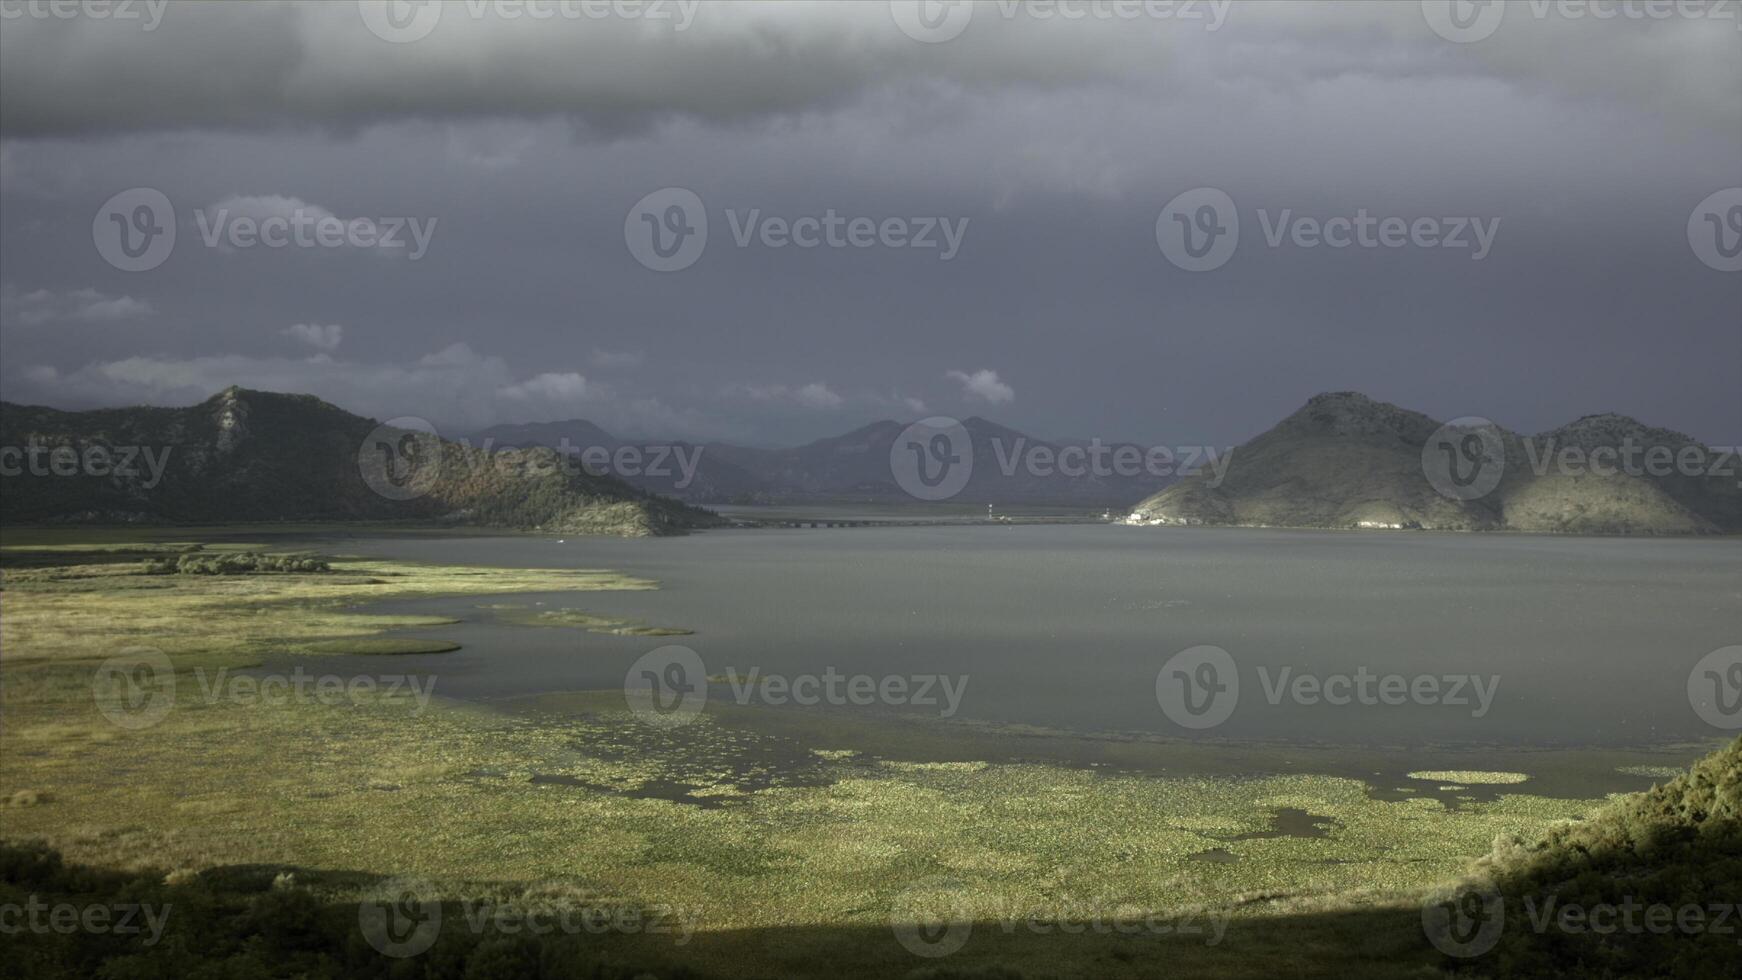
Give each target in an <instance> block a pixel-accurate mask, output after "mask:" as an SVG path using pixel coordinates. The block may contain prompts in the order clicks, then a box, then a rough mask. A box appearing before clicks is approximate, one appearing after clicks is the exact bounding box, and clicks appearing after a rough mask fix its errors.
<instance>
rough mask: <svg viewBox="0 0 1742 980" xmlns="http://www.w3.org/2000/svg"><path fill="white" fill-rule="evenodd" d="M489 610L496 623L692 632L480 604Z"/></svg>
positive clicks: (626, 632)
mask: <svg viewBox="0 0 1742 980" xmlns="http://www.w3.org/2000/svg"><path fill="white" fill-rule="evenodd" d="M479 608H480V609H489V610H491V611H492V612H493V613H494V614H495V617H496V619H497V620H498V621H499V622H504V623H512V624H514V625H515V626H546V627H552V628H563V627H567V628H570V629H583V630H586V631H587V632H589V633H604V634H607V635H610V636H690V635H692V634H693V633H694V632H695V631H694V630H686V629H676V628H673V627H668V626H648V625H646V624H644V623H638V622H636V621H634V620H631V619H617V618H614V617H610V616H598V615H594V614H593V613H589V612H584V611H582V610H579V609H536V610H535V609H528V608H527V607H526V606H524V605H515V604H510V603H498V604H495V605H490V606H480V607H479Z"/></svg>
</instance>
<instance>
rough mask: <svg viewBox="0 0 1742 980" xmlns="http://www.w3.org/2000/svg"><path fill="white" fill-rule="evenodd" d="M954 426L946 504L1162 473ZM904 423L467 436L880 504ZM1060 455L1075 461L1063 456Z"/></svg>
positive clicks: (887, 497) (523, 430) (1068, 490)
mask: <svg viewBox="0 0 1742 980" xmlns="http://www.w3.org/2000/svg"><path fill="white" fill-rule="evenodd" d="M961 425H962V430H963V432H964V433H965V434H966V436H967V439H968V441H969V446H970V447H971V449H970V455H971V458H972V460H973V468H972V470H971V476H970V477H969V478H968V481H967V484H966V485H965V486H964V487H962V489H961V490H960V492H958V493H957V494H955V495H953V496H952V497H951V498H949V499H951V500H952V501H953V502H957V503H973V504H985V503H993V504H1002V503H1010V504H1030V505H1037V504H1051V505H1059V506H1082V507H1115V506H1119V507H1122V506H1124V505H1125V504H1127V503H1129V502H1130V501H1132V500H1135V499H1137V498H1139V497H1142V496H1144V495H1146V494H1149V493H1153V492H1154V491H1156V490H1157V489H1160V488H1161V487H1162V486H1165V485H1166V484H1167V483H1168V481H1169V479H1170V477H1169V476H1168V475H1156V474H1153V473H1151V472H1149V471H1148V470H1147V469H1145V468H1144V467H1143V466H1142V465H1141V464H1131V465H1124V466H1123V467H1122V468H1121V467H1114V466H1113V465H1112V464H1111V459H1112V454H1113V453H1114V452H1116V451H1118V450H1120V449H1121V448H1125V449H1127V450H1129V454H1128V456H1127V457H1125V458H1126V459H1130V460H1142V459H1144V458H1145V456H1144V454H1145V452H1146V450H1144V449H1143V448H1141V447H1135V446H1131V447H1123V446H1122V445H1121V444H1108V445H1104V446H1101V445H1099V444H1097V446H1098V450H1099V451H1100V452H1101V453H1102V454H1103V459H1104V461H1105V463H1104V465H1103V466H1102V467H1101V469H1100V471H1094V470H1093V468H1092V467H1084V471H1083V472H1081V473H1078V474H1075V475H1071V474H1067V473H1063V472H1060V467H1059V465H1058V464H1057V462H1056V461H1057V460H1058V458H1059V454H1060V453H1061V452H1064V451H1065V450H1067V449H1070V448H1073V447H1074V448H1076V449H1079V450H1086V449H1088V448H1090V446H1089V444H1086V443H1084V444H1078V443H1064V442H1059V443H1054V442H1048V441H1046V440H1043V439H1036V438H1034V437H1033V436H1029V435H1025V434H1023V433H1021V432H1017V431H1016V430H1014V429H1010V428H1007V427H1005V426H1002V425H999V424H997V423H996V422H991V421H988V420H986V419H982V418H978V417H975V418H970V419H967V420H965V421H963V422H962V423H961ZM906 429H907V426H906V425H904V424H903V423H900V422H896V421H893V420H889V419H885V420H882V421H878V422H873V423H871V424H869V425H866V426H863V427H861V428H858V429H854V430H853V431H851V432H848V433H845V434H843V435H838V436H830V437H828V438H824V439H818V440H816V441H814V442H809V443H806V444H804V445H802V446H795V447H791V448H786V449H760V448H751V447H746V446H735V445H732V444H730V443H718V442H716V443H708V444H706V445H701V446H696V445H693V444H691V443H684V442H671V443H663V444H662V443H651V442H629V441H625V440H619V439H617V438H615V437H613V436H612V435H610V434H609V433H607V432H605V430H603V429H601V428H599V427H598V426H596V425H594V424H592V423H591V422H587V421H584V420H579V419H576V420H571V421H567V422H543V423H533V424H529V425H501V426H495V427H493V428H490V429H485V430H484V431H482V432H479V433H478V434H477V435H475V436H473V437H472V441H473V445H477V446H488V445H497V446H503V445H508V446H527V445H537V446H545V447H549V448H552V449H562V450H564V451H567V452H570V453H581V452H583V451H584V450H586V449H587V448H589V447H598V448H599V450H600V451H599V452H598V453H596V454H595V458H596V459H597V460H598V461H599V462H601V463H603V462H604V460H605V457H606V456H607V455H610V454H614V453H615V452H616V451H617V450H618V449H621V448H623V447H632V448H634V449H636V450H638V451H639V452H640V453H641V456H640V466H639V467H632V466H619V465H616V464H615V463H611V464H610V465H607V466H605V467H604V468H606V469H609V471H610V472H612V473H614V474H615V475H617V476H619V477H621V478H622V479H624V480H626V481H628V482H629V483H631V484H634V485H635V486H638V487H641V488H643V489H647V490H652V491H655V492H658V493H664V494H669V495H671V496H675V497H678V498H680V499H683V500H689V501H694V502H698V503H803V502H813V501H814V502H844V501H855V502H885V501H895V500H905V499H910V498H909V497H908V495H907V493H906V491H904V490H903V489H902V487H901V485H900V484H899V482H898V481H897V479H896V477H895V473H894V468H893V466H892V463H891V450H892V449H893V448H894V447H895V444H896V440H897V439H899V438H901V435H902V433H903V432H904V431H905V430H906ZM657 454H663V455H662V456H661V458H663V459H665V460H666V461H667V462H666V464H665V467H664V469H665V472H664V473H653V472H650V471H649V469H648V461H650V460H652V459H653V458H654V457H655V456H656V455H657ZM1066 459H1067V460H1073V461H1074V459H1075V457H1073V456H1071V455H1069V454H1067V455H1066ZM1035 461H1038V462H1035ZM686 465H688V466H689V468H690V469H689V472H688V473H687V474H686V473H685V472H684V469H683V468H684V466H686Z"/></svg>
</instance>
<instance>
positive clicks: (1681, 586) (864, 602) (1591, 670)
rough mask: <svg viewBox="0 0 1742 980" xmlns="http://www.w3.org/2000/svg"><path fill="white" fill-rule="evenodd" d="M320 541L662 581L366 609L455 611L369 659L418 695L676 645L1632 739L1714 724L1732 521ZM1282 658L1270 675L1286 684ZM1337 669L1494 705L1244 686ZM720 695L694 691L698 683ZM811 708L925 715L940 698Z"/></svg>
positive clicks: (1252, 732) (1051, 703) (1388, 722)
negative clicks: (536, 609) (542, 613)
mask: <svg viewBox="0 0 1742 980" xmlns="http://www.w3.org/2000/svg"><path fill="white" fill-rule="evenodd" d="M326 546H327V547H330V548H332V549H333V550H336V551H341V552H346V553H353V554H371V555H383V556H396V557H404V558H412V559H421V560H428V561H440V562H464V563H477V564H485V565H503V566H523V567H527V566H530V567H581V568H611V569H617V570H620V571H624V572H628V573H632V574H636V575H643V576H647V577H651V578H655V579H658V580H660V581H661V583H662V588H661V590H660V591H658V592H640V593H592V594H581V595H572V594H571V595H562V596H556V595H541V596H532V597H513V598H508V599H463V600H452V599H447V600H429V601H414V602H395V603H390V604H386V605H384V606H382V607H378V608H379V609H381V610H383V611H385V610H392V611H420V612H435V613H444V614H450V615H455V616H459V617H463V618H466V619H468V620H471V621H470V622H467V623H465V624H463V625H460V626H456V627H451V628H445V629H436V630H420V631H416V632H417V634H418V635H429V636H443V637H450V638H452V639H455V640H457V641H459V642H460V643H462V644H464V645H465V649H463V650H462V651H460V652H458V653H453V654H447V655H443V656H440V657H428V658H424V657H417V658H397V659H395V660H394V661H393V663H394V664H395V667H396V669H412V670H418V671H426V670H427V671H430V672H433V673H436V674H437V675H438V679H439V681H438V688H437V693H439V694H443V695H447V696H450V697H462V698H481V699H482V698H498V697H507V696H514V695H524V694H534V693H543V692H550V691H566V690H587V689H620V688H621V686H622V683H623V678H624V674H625V671H626V670H627V669H628V667H629V666H630V664H631V663H633V662H634V661H635V659H636V658H637V657H639V656H640V655H641V654H643V653H645V652H646V651H648V650H650V649H652V648H654V647H657V646H661V645H664V644H667V643H681V644H684V645H687V646H689V647H691V648H693V649H694V650H695V651H696V652H697V653H698V654H699V655H700V656H701V658H702V661H703V662H704V664H705V665H706V668H707V670H708V672H709V673H710V674H724V673H726V672H727V671H728V669H731V668H736V670H737V671H738V672H739V673H740V674H745V673H748V672H749V670H750V669H751V668H760V669H761V671H762V672H763V674H770V673H774V674H781V675H785V676H787V677H794V676H797V675H802V674H814V675H821V674H823V673H824V671H825V669H826V668H830V667H833V668H834V669H835V671H837V672H839V673H841V674H847V675H855V674H863V675H869V676H871V677H874V678H878V679H882V678H884V677H885V676H889V675H901V676H905V677H912V676H916V675H949V676H951V677H952V678H957V677H960V676H963V675H965V676H966V678H967V684H966V688H965V691H964V693H963V695H962V698H961V702H960V710H959V713H958V715H957V717H959V718H966V719H982V720H987V721H994V722H1005V723H1019V724H1031V725H1040V726H1047V727H1056V728H1065V729H1071V730H1077V731H1086V732H1104V731H1121V732H1153V733H1159V734H1168V735H1187V736H1191V737H1203V736H1205V735H1207V736H1210V737H1215V738H1247V737H1261V738H1279V737H1280V738H1286V739H1290V740H1298V741H1311V742H1326V743H1365V744H1383V745H1416V744H1425V743H1434V742H1449V743H1466V742H1472V743H1474V742H1505V743H1508V744H1513V745H1520V744H1523V745H1532V744H1542V745H1549V744H1583V745H1615V746H1623V745H1625V746H1643V745H1648V744H1656V743H1662V742H1667V741H1680V740H1689V739H1710V738H1712V737H1714V736H1718V735H1722V734H1723V732H1721V731H1719V730H1717V729H1715V728H1713V727H1711V726H1710V725H1708V724H1706V723H1705V722H1704V721H1702V720H1701V718H1700V717H1699V716H1698V715H1697V714H1696V713H1695V711H1694V709H1693V708H1692V707H1691V705H1690V702H1689V693H1688V685H1689V672H1690V669H1691V668H1692V667H1693V666H1694V664H1695V663H1696V662H1697V661H1699V660H1700V659H1701V658H1702V657H1704V656H1705V655H1706V654H1708V653H1710V652H1711V651H1713V650H1714V649H1717V648H1719V647H1723V646H1728V645H1731V644H1735V643H1738V642H1742V542H1737V541H1735V540H1733V539H1732V540H1661V539H1660V540H1645V539H1640V540H1626V539H1599V538H1559V537H1522V536H1474V535H1435V534H1410V533H1399V534H1385V533H1371V534H1354V533H1337V532H1304V531H1302V532H1297V531H1262V530H1222V529H1165V530H1162V529H1136V528H1124V527H1116V526H1040V527H995V526H987V527H935V528H931V527H904V528H880V529H843V530H784V531H783V530H749V531H717V532H710V533H706V534H700V535H695V536H692V537H687V538H675V539H654V540H601V539H588V538H571V539H569V540H568V541H567V542H566V543H563V544H558V543H557V541H556V539H555V538H536V537H510V538H475V537H474V538H454V539H429V538H396V539H387V538H381V539H345V540H342V541H336V542H331V543H329V544H328V545H326ZM498 601H502V602H524V603H527V604H531V603H533V602H538V601H542V602H544V606H543V607H542V608H547V609H548V608H560V607H575V608H581V609H585V610H586V611H588V612H593V613H599V614H604V615H613V616H621V617H625V618H631V619H636V620H641V621H645V622H648V623H651V624H654V625H661V626H679V627H687V628H690V629H693V630H695V631H696V635H694V636H690V637H678V638H674V639H634V638H624V637H613V636H601V635H595V634H590V633H583V632H579V631H573V630H557V629H537V628H528V627H518V626H507V625H501V624H496V623H492V622H490V621H489V613H488V612H487V611H485V610H483V609H480V608H478V606H479V604H481V603H490V602H498ZM1200 644H1212V645H1214V646H1217V647H1221V648H1223V649H1225V650H1227V651H1228V653H1229V655H1230V656H1231V657H1232V658H1233V664H1234V669H1235V670H1236V671H1237V673H1238V677H1239V687H1240V689H1239V692H1238V696H1237V698H1236V699H1235V701H1234V705H1235V706H1234V707H1233V710H1232V713H1231V714H1230V715H1229V716H1228V718H1227V720H1226V721H1225V722H1223V723H1221V724H1219V725H1217V726H1215V727H1213V728H1210V729H1206V730H1204V731H1203V732H1202V733H1201V734H1194V732H1193V731H1191V730H1188V729H1185V728H1182V727H1180V726H1178V725H1176V724H1175V723H1174V722H1173V721H1171V720H1170V719H1169V717H1168V716H1167V715H1165V714H1164V713H1163V711H1162V710H1161V708H1160V707H1159V705H1158V701H1157V694H1156V676H1157V673H1158V671H1160V670H1161V669H1162V667H1163V665H1164V664H1166V663H1167V662H1168V660H1169V658H1171V657H1172V656H1173V655H1174V654H1176V653H1178V652H1179V651H1181V650H1184V649H1186V648H1189V647H1194V646H1197V645H1200ZM1284 668H1290V669H1292V671H1293V674H1291V675H1288V678H1287V681H1284V675H1283V674H1282V670H1283V669H1284ZM1362 668H1365V669H1366V670H1367V671H1368V672H1369V673H1371V674H1374V675H1398V676H1399V677H1400V678H1402V679H1403V682H1406V683H1408V684H1411V685H1414V684H1418V683H1425V682H1423V681H1420V680H1419V678H1423V677H1432V678H1436V679H1440V680H1437V683H1438V684H1440V685H1441V690H1442V691H1443V692H1445V693H1446V694H1448V695H1449V694H1450V693H1451V687H1452V685H1454V684H1457V683H1458V681H1457V680H1456V678H1455V677H1453V676H1452V675H1461V676H1474V677H1477V678H1480V684H1481V685H1482V686H1483V687H1484V688H1487V689H1488V690H1489V691H1490V692H1491V694H1492V702H1491V704H1490V706H1489V707H1488V710H1487V711H1486V713H1485V714H1482V715H1481V716H1478V712H1479V711H1480V701H1479V693H1478V691H1477V688H1476V687H1475V686H1474V685H1473V684H1472V683H1470V682H1469V681H1467V680H1466V681H1465V682H1464V683H1463V687H1462V688H1461V690H1460V691H1459V696H1461V697H1462V699H1463V700H1464V701H1466V702H1467V703H1464V704H1449V703H1440V699H1439V698H1436V697H1432V696H1429V697H1426V698H1423V699H1421V701H1422V703H1416V701H1415V699H1411V700H1410V701H1409V703H1405V704H1401V705H1390V704H1370V705H1367V704H1360V703H1352V704H1343V705H1336V704H1329V703H1324V702H1323V701H1322V700H1321V701H1320V702H1319V703H1311V701H1310V699H1309V698H1301V697H1297V696H1296V695H1295V694H1294V693H1292V692H1291V691H1289V690H1281V691H1275V692H1274V693H1273V690H1272V688H1271V687H1269V686H1267V684H1269V685H1275V684H1278V683H1290V684H1292V682H1293V678H1294V677H1298V676H1299V675H1300V674H1301V673H1303V672H1305V673H1307V674H1310V675H1312V676H1313V677H1314V678H1315V679H1317V680H1320V681H1324V680H1326V679H1329V678H1332V677H1334V676H1338V675H1343V676H1354V675H1356V674H1357V672H1358V671H1359V670H1361V669H1362ZM1199 676H1200V678H1202V675H1199ZM1442 678H1446V679H1442ZM1496 678H1497V684H1498V686H1497V687H1492V688H1489V687H1488V686H1489V685H1492V684H1494V683H1496ZM952 683H959V681H952ZM1333 683H1334V682H1333ZM935 690H936V689H934V691H935ZM1370 690H1372V691H1375V692H1376V691H1377V690H1378V688H1377V684H1376V682H1375V686H1374V687H1373V688H1371V689H1370ZM730 696H731V694H730V689H728V688H722V687H718V686H716V687H715V689H714V691H713V692H712V693H711V694H710V697H730ZM1205 696H1207V694H1206V695H1205ZM1223 697H1227V695H1223ZM940 700H941V698H940ZM1273 701H1274V702H1275V703H1273ZM760 702H761V699H760V698H759V697H755V698H753V699H752V702H751V703H760ZM1200 703H1202V702H1200ZM834 710H840V711H858V712H868V711H887V710H907V711H916V712H922V713H925V714H928V715H933V716H935V715H937V714H938V713H939V712H940V711H941V710H942V707H941V705H939V706H906V707H902V708H897V709H889V708H885V707H873V708H865V707H854V706H851V705H848V706H842V707H839V708H836V709H834Z"/></svg>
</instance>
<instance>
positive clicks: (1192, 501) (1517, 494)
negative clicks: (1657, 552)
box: [1126, 392, 1742, 534]
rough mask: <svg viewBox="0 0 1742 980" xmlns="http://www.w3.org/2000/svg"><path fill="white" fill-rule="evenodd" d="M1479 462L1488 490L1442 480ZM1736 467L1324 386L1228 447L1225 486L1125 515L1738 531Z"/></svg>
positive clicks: (1183, 520)
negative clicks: (1466, 422) (1437, 416)
mask: <svg viewBox="0 0 1742 980" xmlns="http://www.w3.org/2000/svg"><path fill="white" fill-rule="evenodd" d="M1470 440H1475V441H1474V442H1472V441H1470ZM1475 450H1480V451H1475ZM1482 465H1486V466H1488V467H1489V473H1488V475H1487V477H1486V479H1487V481H1488V482H1487V483H1479V482H1478V483H1472V484H1471V485H1470V486H1468V487H1467V488H1461V487H1459V486H1458V485H1456V484H1457V480H1455V479H1450V477H1452V476H1453V475H1454V473H1457V472H1460V471H1462V470H1464V468H1466V467H1468V472H1470V473H1474V472H1476V471H1477V470H1478V469H1479V467H1480V466H1482ZM1443 467H1450V468H1452V469H1443ZM1739 470H1742V467H1739V465H1738V462H1737V461H1736V460H1735V458H1734V456H1733V454H1731V453H1730V452H1729V451H1728V450H1714V449H1709V448H1707V447H1705V446H1703V445H1701V444H1699V443H1698V442H1696V441H1695V440H1693V439H1691V438H1689V437H1688V436H1685V435H1683V434H1681V433H1679V432H1674V431H1672V430H1668V429H1659V428H1652V427H1649V426H1646V425H1643V424H1642V423H1640V422H1637V421H1635V420H1633V419H1631V418H1627V417H1626V416H1621V415H1614V414H1605V415H1590V416H1585V417H1584V418H1581V419H1578V420H1577V421H1574V422H1572V423H1569V424H1567V425H1565V426H1562V427H1560V428H1558V429H1555V430H1552V431H1550V432H1546V433H1542V434H1540V435H1536V436H1520V435H1518V434H1516V433H1513V432H1510V431H1507V430H1505V429H1503V428H1500V427H1498V426H1475V425H1474V424H1472V425H1470V426H1467V427H1459V428H1447V427H1446V426H1444V425H1442V423H1440V422H1438V421H1436V420H1434V419H1432V418H1429V417H1428V416H1426V415H1423V414H1422V413H1420V412H1414V411H1410V410H1408V409H1403V408H1399V407H1398V406H1396V405H1391V404H1388V403H1386V402H1380V401H1375V400H1373V399H1371V398H1368V397H1367V396H1365V395H1362V394H1360V393H1358V392H1332V393H1327V394H1322V395H1318V396H1315V397H1314V398H1312V399H1311V400H1309V401H1308V402H1307V403H1306V405H1305V406H1303V407H1302V408H1301V409H1300V410H1299V411H1297V412H1295V413H1294V414H1293V415H1290V416H1289V417H1288V418H1286V419H1283V420H1282V421H1281V422H1279V423H1277V425H1276V426H1275V427H1274V428H1272V429H1270V430H1269V431H1267V432H1265V433H1263V434H1262V435H1259V436H1258V437H1256V438H1254V439H1252V440H1251V441H1250V442H1247V443H1246V444H1244V445H1242V446H1238V447H1236V448H1235V449H1234V452H1233V459H1232V461H1231V463H1230V465H1229V467H1228V470H1227V473H1226V475H1225V478H1224V479H1222V480H1221V482H1220V483H1215V482H1213V481H1212V480H1211V479H1210V478H1208V477H1202V476H1200V477H1192V478H1188V479H1186V480H1182V481H1180V482H1179V483H1177V484H1175V485H1174V486H1172V487H1169V488H1168V489H1166V490H1163V491H1162V492H1160V493H1158V494H1155V495H1154V496H1152V497H1149V498H1148V499H1146V500H1144V501H1143V502H1141V503H1139V504H1138V505H1137V506H1136V507H1135V508H1134V509H1133V510H1132V512H1131V514H1130V516H1129V517H1128V518H1127V519H1126V520H1127V522H1128V523H1134V524H1207V525H1217V524H1223V525H1229V524H1232V525H1263V526H1277V527H1318V528H1347V527H1394V528H1409V527H1419V528H1429V529H1441V530H1466V531H1489V530H1509V531H1545V532H1565V533H1580V534H1713V533H1736V532H1742V489H1739V488H1738V485H1737V474H1738V472H1739ZM1490 484H1491V485H1490Z"/></svg>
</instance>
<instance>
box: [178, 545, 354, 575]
mask: <svg viewBox="0 0 1742 980" xmlns="http://www.w3.org/2000/svg"><path fill="white" fill-rule="evenodd" d="M332 570H333V569H332V566H331V565H329V564H328V563H327V561H326V560H325V559H322V558H316V557H314V556H312V555H269V554H266V553H264V552H259V551H237V552H227V553H221V554H213V553H209V552H196V553H192V554H185V555H175V556H173V557H167V558H150V559H147V560H146V562H145V574H147V575H262V574H271V573H279V572H302V573H309V572H330V571H332Z"/></svg>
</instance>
